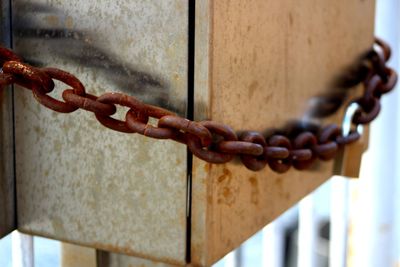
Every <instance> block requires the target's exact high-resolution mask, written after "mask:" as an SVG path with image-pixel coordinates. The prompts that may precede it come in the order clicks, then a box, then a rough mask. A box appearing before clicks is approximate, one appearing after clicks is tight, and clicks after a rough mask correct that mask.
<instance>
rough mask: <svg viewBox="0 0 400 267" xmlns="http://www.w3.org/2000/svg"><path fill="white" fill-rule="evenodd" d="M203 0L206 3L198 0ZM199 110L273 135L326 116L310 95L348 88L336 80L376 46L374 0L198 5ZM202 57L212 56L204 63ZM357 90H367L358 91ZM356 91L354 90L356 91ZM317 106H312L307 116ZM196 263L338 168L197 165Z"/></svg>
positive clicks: (225, 0) (232, 0)
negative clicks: (319, 112)
mask: <svg viewBox="0 0 400 267" xmlns="http://www.w3.org/2000/svg"><path fill="white" fill-rule="evenodd" d="M199 2H201V3H199ZM197 6H198V8H199V10H196V12H197V14H200V15H201V16H199V17H198V23H197V25H207V27H205V29H203V28H202V29H203V30H201V31H197V29H196V35H197V36H196V38H197V39H196V40H200V41H201V42H204V43H206V44H208V49H209V52H207V53H206V54H207V55H208V57H206V59H204V58H203V57H202V55H203V52H204V50H205V49H206V48H204V47H203V46H200V47H199V46H196V48H197V50H196V57H197V56H198V55H200V56H199V58H197V59H196V60H197V62H199V63H200V64H203V65H204V66H206V67H205V68H197V69H196V74H195V75H196V90H195V107H196V106H199V108H196V109H195V116H196V117H197V118H209V119H213V120H216V121H219V122H222V123H226V124H228V125H231V126H232V127H233V128H234V129H236V130H256V131H263V132H268V130H271V129H273V128H278V129H281V128H284V127H285V126H286V124H287V123H289V122H291V121H293V120H295V119H303V120H307V121H309V122H310V121H311V122H317V123H324V124H325V123H328V122H336V123H339V122H340V121H341V113H342V112H339V113H337V114H336V115H335V116H332V117H329V118H327V119H326V120H325V121H323V122H321V121H319V120H314V119H315V118H311V120H310V115H312V114H313V113H314V111H315V110H312V106H311V105H309V104H311V103H314V102H313V101H311V100H313V99H315V97H317V96H320V95H321V94H329V93H331V92H337V91H338V90H344V89H345V88H342V87H340V86H339V84H340V83H337V82H338V79H337V78H338V77H340V76H341V75H342V74H343V73H346V72H347V71H348V70H347V68H348V67H350V66H352V64H354V62H355V61H356V60H357V58H358V56H360V55H361V54H362V53H364V52H365V51H367V49H369V48H370V47H371V45H372V43H373V18H374V1H373V0H366V1H359V0H352V1H347V0H340V1H324V2H321V1H318V0H306V1H302V2H301V4H299V3H298V2H297V1H293V0H285V1H265V0H251V1H241V0H220V1H210V4H209V5H203V2H202V1H198V5H197ZM204 60H206V61H207V62H204ZM358 89H361V87H359V88H358ZM352 93H357V91H354V90H352ZM311 111H313V112H311ZM193 165H194V166H193V204H192V208H193V211H192V214H193V218H192V222H193V225H192V229H193V233H192V244H191V245H192V248H191V251H192V260H193V262H194V263H196V264H201V265H210V264H211V263H213V262H215V261H216V260H218V259H220V258H221V257H222V256H223V255H225V254H226V253H228V252H229V251H231V250H232V249H234V248H235V247H237V246H239V245H240V244H241V243H242V242H243V241H244V240H246V239H247V238H248V237H250V236H251V235H252V234H253V233H255V232H256V231H258V230H259V229H261V228H262V227H263V226H264V225H266V224H267V223H268V222H271V221H272V220H273V219H274V218H276V217H277V216H278V215H279V214H281V213H282V212H283V211H285V210H286V209H288V208H289V207H290V206H292V205H293V204H294V203H296V202H297V201H299V200H300V199H301V198H302V197H303V196H305V195H307V194H308V193H309V192H311V191H312V190H314V189H315V188H316V187H317V186H319V185H320V184H321V183H323V182H324V181H325V180H326V179H328V178H329V177H330V176H331V174H332V166H333V164H332V162H321V163H320V164H318V165H317V166H315V168H314V169H313V170H309V171H301V172H300V171H296V170H291V171H289V172H288V173H285V174H281V175H279V174H277V173H274V172H272V171H271V170H270V169H268V168H266V169H265V170H263V171H260V172H251V171H249V170H247V169H246V168H245V167H243V166H242V165H240V164H236V163H229V164H222V165H212V164H206V163H204V162H202V161H200V160H197V159H195V160H194V164H193Z"/></svg>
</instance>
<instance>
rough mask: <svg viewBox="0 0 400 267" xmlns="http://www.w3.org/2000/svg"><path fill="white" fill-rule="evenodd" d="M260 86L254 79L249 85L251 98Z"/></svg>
mask: <svg viewBox="0 0 400 267" xmlns="http://www.w3.org/2000/svg"><path fill="white" fill-rule="evenodd" d="M259 87H260V84H259V83H258V82H257V81H253V82H252V83H251V84H250V86H249V98H252V97H253V96H254V92H255V91H256V90H257V88H259Z"/></svg>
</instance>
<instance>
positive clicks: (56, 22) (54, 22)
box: [44, 15, 60, 27]
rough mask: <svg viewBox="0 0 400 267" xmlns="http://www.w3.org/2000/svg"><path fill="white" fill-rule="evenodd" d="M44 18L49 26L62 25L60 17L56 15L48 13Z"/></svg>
mask: <svg viewBox="0 0 400 267" xmlns="http://www.w3.org/2000/svg"><path fill="white" fill-rule="evenodd" d="M44 20H45V21H46V23H47V24H48V25H49V26H52V27H57V26H59V25H60V19H59V18H58V17H57V16H54V15H48V16H46V17H45V18H44Z"/></svg>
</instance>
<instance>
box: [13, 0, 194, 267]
mask: <svg viewBox="0 0 400 267" xmlns="http://www.w3.org/2000/svg"><path fill="white" fill-rule="evenodd" d="M187 5H188V4H187V1H185V0H166V1H164V0H163V1H140V0H133V1H131V0H121V1H106V0H102V1H94V0H93V1H80V0H72V1H71V0H68V1H66V0H65V1H58V0H51V1H45V0H35V1H23V0H16V1H13V29H14V45H15V49H16V51H17V52H18V53H20V54H22V55H23V56H24V57H25V58H26V59H27V60H28V61H31V62H33V63H35V64H38V65H46V66H54V67H59V68H62V69H65V70H67V71H69V72H71V73H74V74H76V75H77V76H78V77H79V78H80V79H81V80H82V81H83V83H84V84H85V85H87V86H86V88H87V91H88V92H90V93H94V94H96V95H100V94H101V93H103V92H106V91H123V92H126V93H129V94H131V95H134V96H138V97H139V98H140V99H141V100H143V101H146V102H147V103H153V104H157V105H161V106H163V107H167V108H170V109H173V110H175V111H177V112H178V113H180V114H181V115H182V114H184V111H185V110H186V97H187V47H188V40H187V38H188V37H187V32H188V15H187V14H188V6H187ZM58 88H60V89H64V87H63V86H60V87H58ZM55 91H56V92H55V93H54V95H57V89H56V90H55ZM58 93H59V91H58ZM15 108H16V158H17V165H16V172H17V186H18V219H19V229H20V230H22V231H24V232H27V233H32V234H36V235H42V236H46V237H50V238H55V239H60V240H65V241H68V242H71V243H77V244H81V245H86V246H91V247H96V248H99V249H103V250H108V251H115V252H120V253H127V254H132V255H139V256H141V257H151V258H153V259H159V260H163V261H167V262H172V263H184V260H185V239H186V183H187V181H186V148H185V147H184V146H182V145H179V144H176V143H173V142H171V141H153V140H150V139H148V138H144V137H142V136H139V135H127V134H120V133H115V132H113V131H111V130H108V129H105V128H104V127H103V126H100V125H99V123H97V122H96V120H95V118H94V116H93V115H92V114H88V113H87V112H84V111H76V112H75V113H73V114H71V115H64V114H57V113H55V112H52V111H49V110H47V109H46V108H43V107H42V106H40V105H39V104H38V103H37V102H36V101H35V100H34V99H33V97H32V95H31V94H30V92H28V91H25V90H22V89H21V90H19V88H18V90H17V92H16V100H15Z"/></svg>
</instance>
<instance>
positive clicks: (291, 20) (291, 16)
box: [289, 13, 293, 26]
mask: <svg viewBox="0 0 400 267" xmlns="http://www.w3.org/2000/svg"><path fill="white" fill-rule="evenodd" d="M289 25H290V26H293V15H292V13H289Z"/></svg>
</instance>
